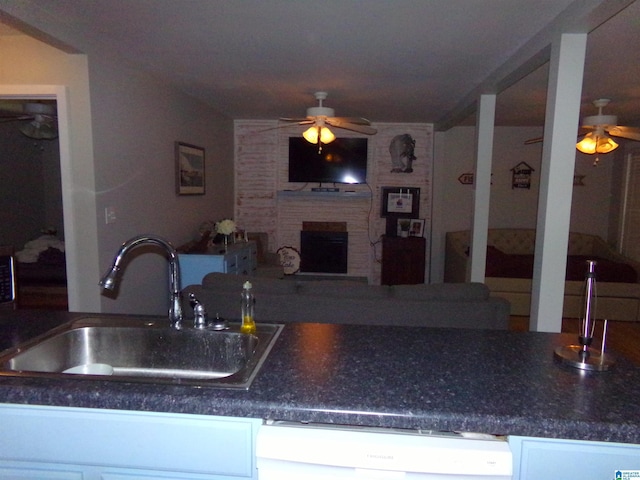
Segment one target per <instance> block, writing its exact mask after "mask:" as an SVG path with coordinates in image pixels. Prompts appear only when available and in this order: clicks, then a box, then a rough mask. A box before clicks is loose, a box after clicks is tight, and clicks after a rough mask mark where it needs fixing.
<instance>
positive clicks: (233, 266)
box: [178, 242, 258, 288]
mask: <svg viewBox="0 0 640 480" xmlns="http://www.w3.org/2000/svg"><path fill="white" fill-rule="evenodd" d="M178 257H179V259H180V273H181V276H182V285H181V288H184V287H186V286H187V285H199V284H201V283H202V279H203V278H204V276H205V275H206V274H207V273H211V272H220V273H229V274H232V275H253V274H254V273H255V271H256V268H257V266H258V262H257V260H258V254H257V247H256V243H255V242H241V243H233V244H231V245H229V246H228V248H227V250H226V251H221V250H219V249H218V250H212V251H211V252H210V253H202V254H200V253H189V254H184V253H181V254H179V255H178Z"/></svg>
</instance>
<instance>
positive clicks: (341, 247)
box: [300, 230, 349, 273]
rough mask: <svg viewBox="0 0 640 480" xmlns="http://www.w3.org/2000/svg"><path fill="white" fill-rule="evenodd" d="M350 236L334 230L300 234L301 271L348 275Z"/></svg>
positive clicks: (310, 231)
mask: <svg viewBox="0 0 640 480" xmlns="http://www.w3.org/2000/svg"><path fill="white" fill-rule="evenodd" d="M348 250H349V234H348V233H347V232H342V231H333V230H324V231H323V230H302V231H301V232H300V271H301V272H304V273H347V265H348V261H347V260H348Z"/></svg>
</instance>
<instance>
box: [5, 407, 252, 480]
mask: <svg viewBox="0 0 640 480" xmlns="http://www.w3.org/2000/svg"><path fill="white" fill-rule="evenodd" d="M260 424H261V421H260V420H257V419H249V418H246V419H245V418H239V419H235V418H230V417H211V416H204V415H183V414H166V413H151V412H132V411H117V410H98V409H82V408H63V407H38V406H28V405H0V478H12V477H11V476H4V477H3V476H1V475H2V473H1V472H2V470H1V469H2V468H5V469H10V470H9V471H12V472H13V471H16V472H19V471H22V472H26V473H25V475H23V477H20V476H19V475H16V477H15V478H58V477H56V476H55V475H56V473H54V471H53V470H54V469H53V468H52V467H51V466H52V465H56V466H57V468H65V469H66V470H68V471H70V472H74V471H77V470H78V468H72V467H77V466H82V471H84V472H85V473H86V474H87V475H89V474H88V473H87V472H89V471H92V472H94V471H96V469H98V470H99V471H100V472H102V473H110V474H111V475H112V478H126V476H127V475H132V476H133V473H135V474H136V475H144V474H145V472H147V473H151V472H154V471H162V472H172V473H173V472H175V473H179V474H180V475H173V476H167V477H163V478H194V476H195V475H208V476H207V477H205V478H212V479H213V478H215V479H221V478H224V479H226V478H231V477H233V478H236V477H240V478H254V476H255V460H254V459H255V447H254V437H255V432H256V430H257V428H258V426H259V425H260ZM18 465H22V467H23V468H22V469H21V468H19V467H18ZM38 466H40V469H41V470H43V471H45V472H51V475H49V476H42V477H37V476H35V477H34V476H29V474H28V472H29V470H36V469H37V467H38ZM209 475H210V476H209ZM118 476H119V477H118ZM67 478H73V476H72V475H69V476H68V477H67ZM81 478H93V477H92V476H91V475H89V476H88V477H87V476H83V477H81ZM102 478H106V476H103V477H102ZM158 478H159V477H158ZM197 478H202V477H197Z"/></svg>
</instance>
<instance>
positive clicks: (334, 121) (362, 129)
mask: <svg viewBox="0 0 640 480" xmlns="http://www.w3.org/2000/svg"><path fill="white" fill-rule="evenodd" d="M325 121H326V123H327V125H331V126H332V127H336V128H343V129H345V130H351V131H353V132H358V133H364V134H365V135H375V134H376V133H378V130H376V129H375V128H372V127H370V126H368V125H356V124H355V123H349V122H343V121H341V119H340V118H327V119H326V120H325Z"/></svg>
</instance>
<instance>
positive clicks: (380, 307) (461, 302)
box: [184, 273, 509, 330]
mask: <svg viewBox="0 0 640 480" xmlns="http://www.w3.org/2000/svg"><path fill="white" fill-rule="evenodd" d="M246 280H249V281H250V282H251V283H252V284H253V291H254V293H255V298H256V307H255V311H256V321H258V322H260V321H263V322H282V323H288V322H313V323H343V324H361V325H403V326H427V327H454V328H479V329H502V330H503V329H507V328H508V325H509V302H507V301H506V300H504V299H501V298H494V297H490V296H489V289H488V288H487V287H486V286H485V285H484V284H481V283H458V284H451V283H448V284H445V283H441V284H420V285H393V286H388V285H367V284H365V283H361V282H357V281H348V280H344V281H343V280H304V281H300V280H295V278H294V277H290V278H285V279H276V278H267V277H243V276H239V275H227V274H224V273H210V274H208V275H206V276H205V277H204V278H203V280H202V285H189V286H188V287H186V288H185V289H184V290H185V295H184V298H187V297H188V293H190V292H192V293H194V294H195V295H196V297H197V298H198V300H199V301H200V302H201V303H203V304H204V305H205V308H206V309H207V312H208V314H209V316H210V317H215V315H216V314H218V315H219V316H220V317H222V318H226V319H227V320H231V321H234V320H236V321H237V320H239V319H240V292H241V290H242V285H243V283H244V282H245V281H246ZM185 303H186V304H187V305H186V306H185V312H186V316H187V317H189V316H190V315H192V311H191V308H190V307H189V305H188V302H185Z"/></svg>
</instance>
